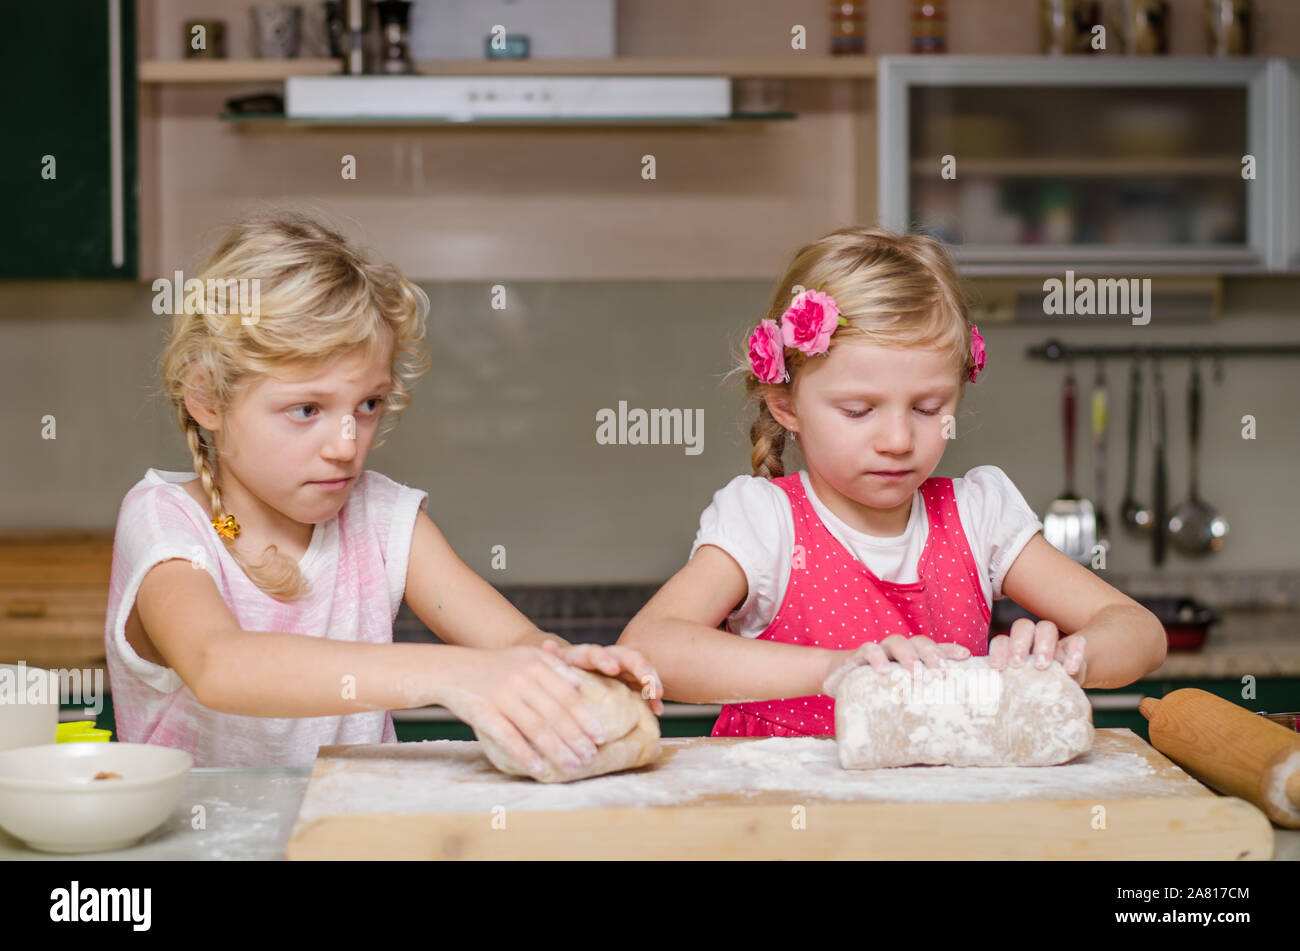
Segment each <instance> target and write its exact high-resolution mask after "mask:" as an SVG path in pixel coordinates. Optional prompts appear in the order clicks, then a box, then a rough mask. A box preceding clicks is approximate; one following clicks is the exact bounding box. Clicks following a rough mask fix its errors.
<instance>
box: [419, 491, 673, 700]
mask: <svg viewBox="0 0 1300 951" xmlns="http://www.w3.org/2000/svg"><path fill="white" fill-rule="evenodd" d="M406 603H407V604H409V605H410V606H411V610H412V611H414V612H415V614H416V616H417V617H418V618H419V619H420V620H421V621H423V622H424V623H425V624H426V625H428V627H429V629H430V630H431V631H433V632H434V633H435V634H437V635H438V636H439V637H440V638H442V639H443V640H444V641H447V642H448V643H449V644H460V645H463V646H466V647H486V648H506V647H518V646H531V647H543V646H547V653H549V654H551V655H553V656H556V657H559V658H560V659H562V660H563V661H565V662H566V663H569V664H572V665H574V666H577V667H584V668H587V669H590V670H598V671H600V672H602V673H605V674H608V675H610V676H611V677H621V679H623V680H625V681H627V682H628V683H630V684H632V685H633V686H635V687H636V688H637V689H638V690H642V689H643V686H649V687H650V690H649V691H648V692H645V693H643V696H645V697H646V699H648V700H650V701H651V708H652V709H654V710H655V712H656V713H662V712H663V704H662V702H661V700H660V698H661V697H662V696H663V691H662V689H661V687H660V685H659V683H658V677H657V675H656V673H655V670H654V668H653V667H652V666H651V665H650V663H649V662H648V661H647V660H646V659H645V658H644V657H642V656H641V654H640V653H639V652H637V651H635V650H631V649H629V648H627V647H617V646H616V647H604V646H602V645H599V644H578V645H572V644H570V643H569V642H568V641H566V640H564V638H562V637H558V636H556V635H555V634H548V633H546V632H545V631H542V630H540V629H539V628H538V627H537V625H536V624H534V623H533V622H532V621H530V620H529V619H528V618H527V617H525V616H524V615H523V614H521V613H520V612H519V610H518V609H517V608H516V607H515V606H514V605H513V604H511V603H510V602H509V601H508V600H506V598H505V597H504V596H503V595H502V594H501V592H499V591H497V590H496V589H495V588H494V587H492V585H490V584H488V583H487V582H486V581H484V580H483V579H482V578H480V577H479V576H478V575H476V574H475V573H474V572H473V571H472V570H471V569H470V567H469V566H468V565H466V564H465V563H464V562H463V561H461V560H460V557H459V556H458V555H457V554H456V552H455V551H453V550H452V547H451V545H449V544H448V543H447V540H446V538H444V537H443V534H442V532H441V531H439V530H438V526H436V525H435V524H434V523H433V521H432V520H431V519H430V518H429V517H428V516H427V515H425V514H424V513H423V512H419V513H417V516H416V521H415V530H414V532H413V534H412V537H411V557H410V562H409V565H408V567H407V570H406ZM548 645H549V646H548Z"/></svg>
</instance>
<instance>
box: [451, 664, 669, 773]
mask: <svg viewBox="0 0 1300 951" xmlns="http://www.w3.org/2000/svg"><path fill="white" fill-rule="evenodd" d="M572 670H573V672H574V673H575V674H577V676H578V680H579V682H580V683H579V687H578V692H579V694H580V695H581V697H582V699H583V701H584V702H585V703H586V704H587V706H588V707H590V708H591V711H592V713H594V714H595V716H596V719H597V720H599V721H600V724H601V726H603V727H604V728H605V742H604V743H602V744H600V745H599V746H598V747H596V758H595V759H594V760H592V761H591V763H590V764H589V765H587V766H584V767H582V768H580V769H578V770H575V771H574V772H572V773H566V772H564V771H563V770H562V769H560V768H559V767H557V766H556V765H555V764H553V763H551V762H550V760H547V759H545V758H544V757H543V762H544V763H545V764H546V766H545V770H544V772H542V773H541V774H540V775H537V776H534V775H533V774H532V773H530V772H529V771H528V769H527V768H526V767H525V766H524V765H523V764H522V763H520V762H519V761H518V760H516V759H515V758H514V757H513V756H511V755H510V754H509V753H507V752H506V751H505V749H503V748H502V747H501V746H499V745H498V744H496V743H495V742H493V741H492V740H491V739H489V738H488V737H486V736H483V735H481V734H480V733H479V732H478V731H477V730H475V731H474V736H475V737H477V738H478V741H479V743H480V744H481V745H482V747H483V752H484V754H485V755H486V756H487V758H488V760H490V761H491V763H492V765H493V766H495V767H496V768H497V769H499V770H501V772H503V773H509V774H510V775H512V776H527V777H529V778H530V779H537V780H539V781H541V782H544V783H567V782H570V781H571V780H575V779H588V778H590V777H592V776H602V775H604V774H605V773H616V772H618V771H619V770H623V769H635V768H636V767H638V766H645V765H647V764H649V763H653V762H654V761H655V760H656V759H658V758H659V719H658V718H657V717H656V716H655V715H654V711H652V710H651V709H650V703H649V701H647V700H645V699H643V698H642V697H641V694H640V693H638V692H637V691H635V690H633V689H632V688H631V687H629V686H628V685H627V684H625V683H623V681H621V680H617V679H615V678H613V677H606V676H605V675H604V674H597V673H594V672H592V671H589V670H582V669H581V668H578V667H574V668H572Z"/></svg>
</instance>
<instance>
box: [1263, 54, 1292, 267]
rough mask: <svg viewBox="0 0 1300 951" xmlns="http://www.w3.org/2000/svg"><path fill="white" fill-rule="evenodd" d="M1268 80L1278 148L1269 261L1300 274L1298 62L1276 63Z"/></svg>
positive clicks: (1274, 169)
mask: <svg viewBox="0 0 1300 951" xmlns="http://www.w3.org/2000/svg"><path fill="white" fill-rule="evenodd" d="M1271 80H1272V83H1271V85H1270V89H1269V94H1270V96H1271V97H1272V98H1273V101H1274V103H1275V106H1276V108H1275V109H1274V110H1273V111H1274V115H1275V116H1276V122H1277V125H1276V127H1275V129H1274V131H1275V132H1276V134H1277V139H1278V143H1279V146H1280V149H1279V155H1280V159H1279V161H1278V162H1276V163H1275V166H1274V168H1273V175H1274V178H1273V182H1272V186H1271V187H1272V188H1273V190H1274V192H1275V193H1276V194H1277V195H1278V196H1279V199H1278V208H1279V214H1277V215H1276V216H1275V227H1274V230H1273V242H1274V243H1273V248H1272V253H1273V258H1272V260H1273V265H1274V267H1275V268H1279V269H1281V270H1285V271H1288V272H1290V273H1292V274H1300V60H1294V59H1291V60H1279V61H1278V62H1277V64H1276V65H1275V66H1274V67H1273V72H1272V74H1271Z"/></svg>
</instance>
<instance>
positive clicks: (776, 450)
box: [749, 398, 785, 479]
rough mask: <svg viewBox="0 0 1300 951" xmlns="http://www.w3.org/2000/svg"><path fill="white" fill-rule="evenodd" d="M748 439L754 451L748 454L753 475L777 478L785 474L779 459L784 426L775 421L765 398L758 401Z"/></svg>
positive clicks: (783, 445) (782, 444)
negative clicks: (756, 412) (756, 411)
mask: <svg viewBox="0 0 1300 951" xmlns="http://www.w3.org/2000/svg"><path fill="white" fill-rule="evenodd" d="M749 439H750V441H751V442H752V443H753V444H754V451H753V452H751V453H750V455H749V464H750V466H751V467H752V468H753V470H754V475H756V476H758V477H760V478H763V479H779V478H781V476H783V475H785V464H784V463H783V462H782V461H781V453H782V452H784V451H785V427H784V426H782V425H781V424H780V423H778V422H777V421H776V417H775V416H773V415H772V411H771V410H770V409H768V407H767V400H765V399H762V398H760V399H759V401H758V417H757V418H756V419H755V420H754V425H753V426H751V427H749Z"/></svg>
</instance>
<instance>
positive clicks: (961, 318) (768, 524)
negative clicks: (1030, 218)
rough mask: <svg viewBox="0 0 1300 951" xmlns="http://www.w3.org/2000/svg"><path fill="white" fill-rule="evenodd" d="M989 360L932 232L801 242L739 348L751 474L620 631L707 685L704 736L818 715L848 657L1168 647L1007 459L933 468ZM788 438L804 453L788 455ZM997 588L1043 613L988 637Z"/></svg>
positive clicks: (1110, 669)
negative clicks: (1026, 491)
mask: <svg viewBox="0 0 1300 951" xmlns="http://www.w3.org/2000/svg"><path fill="white" fill-rule="evenodd" d="M985 360H986V357H985V351H984V341H983V338H982V337H981V336H980V333H979V329H978V328H977V327H976V326H975V325H974V324H973V323H971V320H970V316H969V313H968V310H967V306H966V303H965V299H964V297H963V295H962V293H961V290H960V285H959V282H958V279H957V276H956V273H955V271H954V268H953V266H952V263H951V261H950V260H949V258H948V256H947V254H946V253H945V251H944V249H943V247H942V245H940V244H939V243H938V242H936V241H934V240H933V239H931V238H928V237H925V236H922V235H895V234H892V233H890V232H887V231H884V230H881V229H874V228H871V229H868V228H844V229H840V230H838V231H835V232H832V233H831V234H828V235H826V236H825V237H823V238H821V239H819V240H817V241H814V242H813V243H811V244H809V245H807V246H805V247H804V248H802V249H801V250H800V251H799V252H798V254H797V255H796V256H795V258H794V261H793V262H792V263H791V265H790V267H789V268H788V269H787V271H786V273H785V275H784V277H783V278H782V280H781V282H780V284H779V285H778V287H777V290H776V293H775V295H774V298H773V301H772V305H771V307H770V309H769V311H768V314H767V317H766V318H765V319H764V320H762V321H761V322H760V323H759V325H758V327H757V328H756V329H754V330H753V331H752V333H750V335H749V340H748V352H747V354H746V358H745V360H744V362H743V363H742V365H741V366H739V367H737V372H743V373H744V374H745V380H746V390H747V392H748V394H749V396H750V399H751V401H752V402H753V404H754V406H755V412H756V418H755V420H754V422H753V425H752V426H751V428H750V438H751V440H752V442H753V452H752V453H751V457H750V463H751V467H752V469H753V475H741V476H737V477H736V478H735V479H733V480H732V481H731V482H730V483H728V484H727V485H726V486H725V487H723V488H722V489H720V490H719V491H718V492H717V493H715V495H714V498H713V503H712V504H711V505H710V506H709V507H708V508H707V509H706V510H705V512H704V514H703V515H702V516H701V519H700V531H699V533H698V534H697V536H696V539H695V545H694V547H693V548H692V550H691V557H690V560H689V561H688V563H687V564H686V566H685V567H684V568H682V569H681V570H680V571H679V572H677V574H676V575H674V576H673V578H672V579H670V580H669V582H668V583H667V584H666V585H664V587H663V588H662V589H661V590H660V591H659V592H658V593H657V594H656V595H655V597H654V598H652V599H651V600H650V602H649V603H648V604H646V606H645V607H644V608H643V609H642V610H641V611H640V612H639V613H638V614H637V616H636V617H635V618H633V620H632V622H631V623H630V624H629V625H628V628H627V630H625V631H624V633H623V636H622V637H621V638H620V641H619V642H620V643H621V644H626V645H629V646H633V647H636V648H637V649H638V650H640V651H641V652H642V654H644V655H645V656H646V657H647V658H648V659H649V660H650V662H651V663H652V664H653V665H654V666H655V668H656V669H657V670H658V672H659V674H660V676H661V678H662V680H663V685H664V696H665V697H666V698H667V699H671V700H678V701H683V702H688V703H722V704H723V707H722V713H721V715H720V716H719V717H718V721H717V723H716V724H715V725H714V728H713V735H714V736H804V735H833V734H834V732H835V714H834V701H833V700H832V699H831V698H830V697H828V696H826V694H825V693H824V688H823V685H824V684H825V683H826V681H827V679H828V678H829V677H830V675H831V674H832V672H833V671H835V670H836V669H837V668H840V667H841V665H844V664H857V663H871V664H873V665H875V666H877V667H878V668H881V669H884V668H885V667H886V665H888V664H890V663H893V662H897V663H899V664H902V665H903V666H904V667H906V668H908V669H912V668H913V665H914V664H918V663H919V664H923V665H925V666H926V667H943V666H947V665H948V664H950V663H960V662H962V661H963V660H965V659H967V658H969V657H972V656H982V655H985V654H987V655H988V656H989V663H990V664H991V665H992V666H993V667H995V668H999V667H1003V666H1005V665H1007V664H1012V665H1015V666H1019V665H1021V664H1023V663H1025V662H1026V661H1027V660H1028V657H1029V655H1030V654H1031V653H1032V655H1033V663H1035V664H1036V665H1038V666H1040V667H1046V666H1047V665H1049V664H1050V663H1052V662H1059V663H1060V664H1062V665H1063V667H1064V668H1065V670H1066V672H1067V673H1068V674H1069V675H1070V676H1072V677H1074V679H1075V680H1076V681H1078V682H1079V683H1080V684H1082V685H1084V686H1085V687H1119V686H1123V685H1125V684H1128V683H1132V682H1133V681H1134V680H1137V679H1138V678H1139V677H1141V676H1143V675H1144V674H1146V673H1147V672H1149V671H1151V670H1154V669H1155V668H1156V667H1158V666H1160V664H1161V663H1163V661H1164V656H1165V648H1166V638H1165V632H1164V629H1163V627H1162V626H1161V624H1160V622H1159V621H1158V620H1157V619H1156V617H1155V616H1154V615H1153V614H1152V613H1151V612H1150V611H1147V610H1146V609H1145V608H1143V607H1142V606H1141V605H1139V604H1138V603H1137V602H1135V601H1133V600H1132V599H1131V598H1129V597H1127V596H1126V595H1124V594H1123V593H1121V592H1119V591H1117V590H1116V589H1114V588H1112V587H1111V586H1110V585H1108V584H1106V583H1105V582H1104V581H1102V580H1101V579H1100V578H1099V577H1097V576H1096V575H1095V574H1094V573H1092V572H1091V571H1089V570H1088V569H1087V568H1085V567H1083V566H1082V565H1080V564H1077V563H1076V562H1074V561H1072V560H1071V559H1070V558H1068V557H1066V556H1065V555H1063V554H1061V553H1060V552H1059V551H1057V550H1056V549H1055V548H1053V547H1052V546H1051V545H1050V544H1049V543H1048V542H1047V541H1046V540H1045V539H1044V538H1043V536H1042V534H1041V529H1042V523H1041V522H1040V521H1039V520H1038V518H1037V517H1036V516H1035V515H1034V513H1033V511H1032V510H1030V508H1029V506H1028V505H1027V504H1026V502H1025V500H1024V498H1023V496H1021V494H1020V492H1019V491H1018V490H1017V489H1016V487H1015V485H1014V484H1013V483H1012V482H1011V480H1010V479H1008V478H1007V476H1006V474H1005V473H1004V472H1003V470H1002V469H1000V468H998V467H997V466H992V465H984V466H977V467H975V468H973V469H971V470H969V471H968V472H967V473H966V474H965V475H964V476H963V477H960V478H945V477H936V476H934V475H932V473H933V472H934V470H935V468H936V467H937V466H938V464H939V461H940V460H941V459H942V457H943V453H944V450H945V449H946V448H947V445H948V440H949V439H950V438H954V437H955V431H954V429H955V418H956V412H957V408H958V406H959V405H960V403H961V400H962V397H963V395H964V394H965V389H966V384H967V383H968V382H975V380H976V379H977V377H979V375H980V372H981V371H982V370H983V368H984V364H985ZM787 440H790V441H793V442H794V443H795V444H796V445H797V446H798V448H799V450H800V451H801V453H802V456H803V459H804V461H805V463H806V465H807V468H806V470H803V471H799V472H794V473H791V474H789V475H786V474H785V466H784V464H783V462H782V455H783V451H784V449H785V447H786V444H787ZM1045 448H1051V446H1050V445H1049V446H1047V447H1045ZM1053 451H1054V450H1053ZM1004 595H1006V596H1010V597H1012V598H1013V599H1014V600H1015V601H1016V602H1017V603H1018V604H1020V605H1022V606H1023V607H1025V608H1026V609H1028V610H1029V611H1031V612H1033V613H1034V614H1036V615H1038V616H1039V617H1041V618H1043V620H1041V621H1039V622H1037V624H1035V623H1033V622H1031V621H1029V620H1027V619H1021V620H1018V621H1016V622H1015V623H1014V624H1013V625H1012V628H1011V631H1010V634H1009V635H999V636H998V637H994V638H993V639H992V640H990V639H989V637H988V631H989V618H990V613H991V611H990V609H991V604H992V599H993V598H997V597H1002V596H1004ZM723 621H725V622H726V630H725V632H724V631H722V630H719V629H718V628H719V627H720V625H721V624H722V622H723ZM1063 631H1064V632H1070V633H1068V634H1063V633H1062V632H1063Z"/></svg>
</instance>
